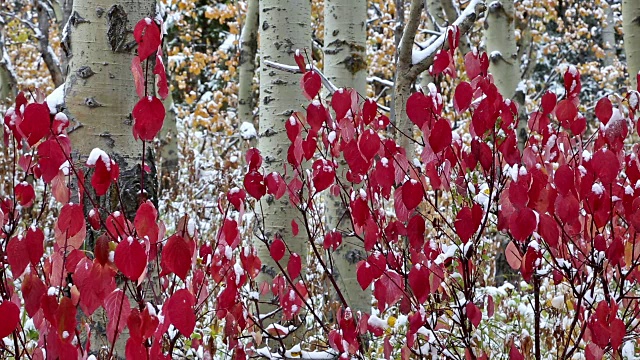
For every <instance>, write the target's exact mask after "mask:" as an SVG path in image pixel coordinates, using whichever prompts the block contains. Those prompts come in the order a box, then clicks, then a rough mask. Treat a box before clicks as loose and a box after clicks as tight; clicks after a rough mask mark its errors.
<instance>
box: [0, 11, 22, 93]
mask: <svg viewBox="0 0 640 360" xmlns="http://www.w3.org/2000/svg"><path fill="white" fill-rule="evenodd" d="M4 26H5V22H4V20H3V19H2V18H0V106H6V105H8V104H10V103H12V102H13V101H14V100H15V98H16V95H17V93H18V81H17V79H16V74H15V72H14V70H13V65H12V64H11V59H10V58H9V54H7V51H6V48H5V42H4Z"/></svg>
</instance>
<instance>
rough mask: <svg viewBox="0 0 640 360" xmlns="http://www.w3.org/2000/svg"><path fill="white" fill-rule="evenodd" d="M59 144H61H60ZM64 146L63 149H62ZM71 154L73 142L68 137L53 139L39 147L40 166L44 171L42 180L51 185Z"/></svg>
mask: <svg viewBox="0 0 640 360" xmlns="http://www.w3.org/2000/svg"><path fill="white" fill-rule="evenodd" d="M58 142H59V144H58ZM60 145H62V148H61V147H60ZM70 152H71V141H70V140H69V137H67V136H58V137H57V138H56V139H54V138H51V139H49V140H46V141H45V142H43V143H42V144H40V145H38V158H39V161H38V165H39V167H40V169H41V170H42V180H44V182H46V183H50V182H51V181H52V180H53V179H54V178H55V177H56V175H58V172H59V171H60V165H62V164H63V163H64V162H65V161H67V158H66V156H65V155H69V153H70Z"/></svg>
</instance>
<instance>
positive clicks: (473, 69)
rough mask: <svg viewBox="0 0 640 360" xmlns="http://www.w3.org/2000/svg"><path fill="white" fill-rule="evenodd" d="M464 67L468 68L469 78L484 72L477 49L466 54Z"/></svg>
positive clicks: (471, 78)
mask: <svg viewBox="0 0 640 360" xmlns="http://www.w3.org/2000/svg"><path fill="white" fill-rule="evenodd" d="M464 68H465V69H466V70H467V76H468V77H469V80H473V79H475V77H476V76H478V75H480V74H482V66H481V64H480V57H479V56H478V52H477V50H475V49H474V51H469V52H468V53H467V54H466V55H465V56H464Z"/></svg>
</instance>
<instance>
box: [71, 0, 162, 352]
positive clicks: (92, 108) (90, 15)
mask: <svg viewBox="0 0 640 360" xmlns="http://www.w3.org/2000/svg"><path fill="white" fill-rule="evenodd" d="M155 6H156V2H155V0H123V1H116V0H75V1H74V4H73V15H72V18H71V19H70V20H69V27H68V28H67V31H68V32H69V36H70V39H69V40H70V41H69V42H68V44H69V49H68V51H70V53H71V55H72V56H70V58H69V73H68V75H67V79H66V82H65V88H64V94H65V96H64V101H65V106H66V109H67V112H68V115H69V117H70V119H71V126H70V128H72V130H71V133H70V136H71V140H72V143H73V146H74V158H75V159H79V160H80V164H83V163H84V161H85V160H86V157H87V156H88V155H89V153H90V152H91V150H92V149H93V148H95V147H99V148H101V149H103V150H104V151H106V152H107V153H109V155H111V157H112V158H113V159H114V160H115V161H117V162H118V164H119V166H120V169H121V170H120V179H119V186H120V189H121V197H122V200H123V205H124V209H120V208H119V207H118V205H119V204H118V203H117V202H116V201H115V200H112V199H117V197H114V196H111V195H113V194H111V195H110V194H107V195H106V196H103V197H101V198H100V199H99V203H100V204H101V207H102V208H103V209H104V210H105V211H113V210H116V209H118V210H121V211H123V212H124V213H125V214H126V215H127V217H128V218H129V219H133V216H134V214H135V211H136V210H137V207H138V198H137V194H138V193H139V192H140V185H141V184H140V180H141V174H140V162H141V153H142V151H141V150H142V143H141V142H137V141H135V140H134V138H133V135H132V131H131V129H132V122H133V121H132V116H131V111H132V110H133V107H134V105H135V104H136V102H137V100H138V95H137V94H136V90H135V85H134V82H133V75H132V74H131V60H132V58H133V56H134V54H135V46H134V45H135V41H134V40H133V36H132V31H131V30H132V29H133V27H134V26H135V25H136V23H137V22H138V21H139V20H141V19H143V18H144V17H152V18H153V17H154V15H155ZM149 68H150V69H152V67H151V66H150V67H149ZM153 78H154V77H153V75H151V76H149V81H150V86H151V87H150V89H151V93H153V89H154V87H153V80H152V79H153ZM145 164H148V165H149V166H150V168H151V169H152V171H151V173H150V174H148V175H147V176H145V180H144V181H145V183H144V188H145V190H146V191H147V194H148V195H149V198H150V199H151V200H153V201H154V202H157V194H156V187H157V181H156V180H155V166H154V163H153V156H152V146H147V153H146V156H145ZM87 178H89V177H87ZM103 215H104V214H103ZM91 238H92V236H91V235H89V237H88V239H87V240H88V244H87V245H88V246H89V247H90V246H91V241H90V240H91ZM92 319H93V332H92V339H91V346H92V349H91V351H92V352H97V351H99V350H100V349H101V348H102V347H107V349H108V347H109V346H111V344H109V342H108V341H107V338H106V331H105V329H106V323H107V320H106V316H105V313H104V311H101V310H98V311H97V312H96V313H95V314H94V315H93V316H92ZM124 321H126V319H125V320H124ZM127 337H128V330H125V333H123V334H120V336H119V337H118V341H117V342H116V345H115V348H114V349H115V351H114V354H116V356H117V357H118V358H124V344H125V342H126V339H127ZM102 351H103V352H102V353H101V354H100V356H98V358H101V356H104V355H105V353H104V350H102ZM106 352H108V350H107V351H106Z"/></svg>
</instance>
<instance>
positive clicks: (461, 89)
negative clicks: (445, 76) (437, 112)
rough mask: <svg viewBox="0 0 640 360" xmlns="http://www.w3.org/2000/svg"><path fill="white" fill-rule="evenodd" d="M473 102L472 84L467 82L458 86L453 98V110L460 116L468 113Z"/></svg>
mask: <svg viewBox="0 0 640 360" xmlns="http://www.w3.org/2000/svg"><path fill="white" fill-rule="evenodd" d="M472 100H473V88H472V87H471V84H469V83H468V82H466V81H463V82H461V83H460V84H458V86H456V92H455V95H454V96H453V108H454V109H455V110H456V112H457V113H458V114H460V113H461V112H464V111H466V110H467V109H468V108H469V106H470V105H471V101H472Z"/></svg>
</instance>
